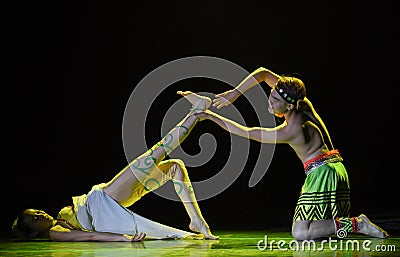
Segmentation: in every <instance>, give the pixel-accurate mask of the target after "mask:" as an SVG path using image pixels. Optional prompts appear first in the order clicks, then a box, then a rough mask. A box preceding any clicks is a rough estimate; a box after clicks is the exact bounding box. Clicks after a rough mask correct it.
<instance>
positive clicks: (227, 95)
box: [213, 67, 280, 109]
mask: <svg viewBox="0 0 400 257" xmlns="http://www.w3.org/2000/svg"><path fill="white" fill-rule="evenodd" d="M279 78H280V76H279V75H277V74H275V73H273V72H272V71H270V70H268V69H266V68H263V67H261V68H258V69H257V70H255V71H253V72H252V73H251V74H250V75H249V76H247V77H246V78H245V79H244V80H243V81H242V82H240V83H239V85H238V86H237V87H235V88H234V89H232V90H228V91H226V92H224V93H221V94H217V95H215V98H214V100H213V102H214V103H213V106H214V107H216V108H218V109H220V108H221V107H224V106H227V105H229V104H231V103H233V102H234V101H235V100H236V99H237V98H238V97H239V96H240V95H242V94H244V92H246V91H247V90H249V89H250V88H252V87H254V86H255V85H258V84H259V83H260V82H263V81H264V82H265V83H267V84H268V85H269V86H270V87H271V88H272V87H274V86H275V84H276V83H277V82H278V79H279Z"/></svg>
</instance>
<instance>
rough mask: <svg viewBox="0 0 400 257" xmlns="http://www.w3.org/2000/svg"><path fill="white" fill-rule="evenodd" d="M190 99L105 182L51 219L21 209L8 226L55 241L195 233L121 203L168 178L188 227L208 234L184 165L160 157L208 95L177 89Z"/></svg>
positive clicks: (187, 129)
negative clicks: (168, 126) (185, 110)
mask: <svg viewBox="0 0 400 257" xmlns="http://www.w3.org/2000/svg"><path fill="white" fill-rule="evenodd" d="M177 93H178V94H179V95H182V96H184V97H185V98H186V99H187V100H188V101H189V102H190V103H191V104H192V109H191V111H190V112H189V114H187V116H186V117H185V118H184V119H183V120H182V121H181V122H180V123H179V124H178V125H177V126H176V127H175V128H173V129H172V130H171V131H170V132H169V133H168V134H167V135H166V136H165V137H164V138H163V139H162V140H161V141H160V142H158V143H157V144H156V145H154V146H153V147H152V148H150V149H149V150H148V151H146V152H145V153H144V154H142V155H141V156H139V157H138V158H136V159H135V160H134V161H132V162H131V163H130V164H129V165H128V166H127V167H125V168H124V169H123V170H122V171H120V172H119V173H118V174H117V175H116V176H115V177H114V178H113V179H112V180H111V181H109V182H108V183H101V184H98V185H95V186H93V187H92V189H91V190H90V192H89V193H88V194H87V195H86V194H84V195H81V196H76V197H72V199H73V205H72V206H67V207H64V208H63V209H62V210H61V211H60V212H59V214H58V216H57V219H54V218H53V217H51V216H50V215H48V214H47V213H45V212H44V211H42V210H35V209H25V210H23V211H22V213H21V214H20V215H19V216H18V218H17V219H16V220H15V221H14V224H13V229H14V231H16V232H19V234H20V235H24V236H25V237H28V238H29V237H34V236H47V237H50V238H51V239H53V240H55V241H141V240H143V239H144V238H145V237H146V238H148V239H149V238H156V239H162V238H184V237H187V236H196V237H197V236H198V234H196V233H192V232H187V231H184V230H180V229H176V228H172V227H169V226H166V225H163V224H160V223H158V222H155V221H151V220H149V219H146V218H144V217H142V216H140V215H138V214H136V213H134V212H132V211H131V210H129V209H127V208H126V207H129V206H131V205H133V204H134V203H135V202H136V201H138V200H139V199H140V198H141V197H142V196H144V195H145V194H146V193H148V192H150V191H151V190H154V189H157V188H158V187H160V186H162V185H164V184H165V183H166V182H167V181H169V180H171V181H172V182H173V184H174V187H175V191H176V192H177V194H178V195H179V197H180V199H181V201H182V202H183V204H184V206H185V209H186V211H187V213H188V215H189V217H190V224H189V228H190V229H191V230H192V231H195V232H199V233H200V234H201V236H202V237H203V238H206V239H218V237H216V236H214V235H212V233H211V231H210V229H209V226H208V225H207V223H206V221H205V219H204V218H203V216H202V214H201V211H200V208H199V205H198V203H197V201H196V197H195V193H194V191H193V189H192V186H191V183H190V180H189V176H188V173H187V171H186V168H185V165H184V163H183V162H182V161H181V160H178V159H168V160H163V159H165V157H166V156H167V155H168V154H169V153H170V152H172V151H173V150H174V149H175V148H176V147H177V146H179V144H180V143H181V142H182V141H183V140H184V139H185V138H186V137H187V135H188V134H189V132H190V131H191V129H192V128H193V127H194V126H195V124H196V123H197V121H198V118H197V117H196V116H195V113H196V112H199V111H204V110H206V109H208V107H209V106H210V105H211V99H209V98H208V97H204V96H199V95H197V94H195V93H192V92H190V91H185V92H182V91H178V92H177Z"/></svg>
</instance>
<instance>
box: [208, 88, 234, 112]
mask: <svg viewBox="0 0 400 257" xmlns="http://www.w3.org/2000/svg"><path fill="white" fill-rule="evenodd" d="M239 96H240V92H239V91H238V90H236V89H232V90H228V91H226V92H224V93H221V94H217V95H215V98H214V99H213V106H214V107H216V108H217V109H221V108H222V107H224V106H228V105H230V104H232V103H233V102H234V101H235V100H236V99H237V98H238V97H239Z"/></svg>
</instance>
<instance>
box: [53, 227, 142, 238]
mask: <svg viewBox="0 0 400 257" xmlns="http://www.w3.org/2000/svg"><path fill="white" fill-rule="evenodd" d="M49 235H50V238H51V239H52V240H54V241H76V242H82V241H103V242H139V241H142V240H143V239H144V238H145V237H146V234H145V233H140V234H139V235H133V236H131V235H122V234H115V233H108V232H90V231H82V230H71V229H67V228H64V227H61V226H59V225H57V226H54V227H53V228H51V229H50V231H49Z"/></svg>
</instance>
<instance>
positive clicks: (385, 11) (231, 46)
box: [0, 1, 400, 237]
mask: <svg viewBox="0 0 400 257" xmlns="http://www.w3.org/2000/svg"><path fill="white" fill-rule="evenodd" d="M6 12H7V13H8V14H9V15H8V16H7V17H8V19H7V26H6V28H5V30H4V33H3V41H5V42H6V43H7V46H6V47H4V48H3V51H4V52H5V56H6V59H5V60H6V66H7V69H6V72H5V73H6V74H4V76H5V78H8V79H7V80H4V81H3V86H2V90H3V93H2V96H3V97H2V99H3V101H2V102H3V110H2V113H3V115H4V116H3V119H2V127H3V131H4V129H5V132H4V133H3V142H5V143H4V144H3V146H4V148H3V152H5V153H4V154H3V158H2V160H3V161H2V163H3V169H2V172H1V175H2V179H1V181H2V185H1V192H2V194H1V195H2V206H3V208H2V212H1V213H2V214H1V230H0V231H1V236H4V237H7V236H8V228H9V227H10V226H11V222H12V220H13V218H14V215H15V213H16V212H17V211H18V210H20V209H21V208H28V207H29V208H39V209H44V210H46V211H47V212H48V213H50V214H52V215H53V216H56V214H57V212H58V211H59V209H60V208H62V207H63V206H65V205H69V204H71V196H74V195H80V194H83V193H87V192H88V191H89V190H90V188H91V186H92V185H94V184H96V183H101V182H106V181H108V180H109V179H111V178H112V177H113V176H114V175H115V174H116V173H117V172H118V171H119V170H120V169H122V168H123V167H125V166H126V165H127V160H126V158H125V153H124V149H123V142H122V121H123V115H124V111H125V107H126V104H127V101H128V99H129V96H130V95H131V93H132V91H133V90H134V88H135V86H136V85H137V84H138V83H139V82H140V81H141V80H142V79H143V78H144V77H145V76H146V75H147V74H149V73H150V72H152V71H153V70H155V69H156V68H158V67H159V66H161V65H164V64H166V63H168V62H171V61H174V60H177V59H179V58H184V57H190V56H213V57H218V58H222V59H225V60H228V61H230V62H233V63H236V64H237V65H240V66H241V67H242V68H244V69H246V70H247V71H249V72H251V71H253V70H255V69H256V68H259V67H261V66H263V67H266V68H269V69H271V70H272V71H274V72H276V73H278V74H291V73H299V74H301V77H302V79H303V80H304V82H305V83H306V86H307V88H308V97H309V99H311V101H312V102H313V104H314V106H315V108H316V109H317V111H318V112H319V114H320V116H321V117H322V119H323V120H324V121H325V123H326V125H327V127H328V129H329V131H330V133H331V137H332V140H333V143H334V145H335V146H336V147H337V148H339V150H340V151H341V153H342V155H343V157H344V163H345V165H346V167H347V169H348V173H349V176H350V180H351V186H352V187H351V189H352V214H354V215H358V214H360V213H366V214H369V215H370V216H371V218H374V219H381V218H387V217H397V218H398V217H399V215H400V209H399V205H398V204H397V203H396V199H397V198H398V178H396V176H395V175H397V173H398V168H396V167H397V161H396V160H397V159H398V157H397V152H396V146H397V143H398V129H396V127H395V125H394V124H395V122H394V121H395V118H396V116H394V115H395V112H396V110H397V109H398V107H397V102H398V93H397V92H398V89H397V85H396V84H397V83H398V82H397V80H396V77H397V72H398V65H397V63H396V61H394V62H392V60H396V58H395V57H396V56H398V54H397V49H396V47H397V46H398V45H399V44H398V39H395V31H394V29H395V25H394V17H395V16H394V5H393V4H392V3H391V2H388V1H380V2H379V3H376V4H374V5H373V6H372V5H369V4H367V3H365V2H363V3H362V4H356V3H354V2H351V1H347V2H345V4H344V3H342V2H339V1H243V2H239V3H235V1H195V2H187V1H186V2H184V1H178V2H174V1H172V2H171V1H159V2H152V1H130V2H129V3H122V2H118V1H114V2H110V1H108V2H107V3H103V2H98V1H76V2H71V1H48V2H43V1H39V2H37V1H36V2H27V3H24V4H22V3H18V4H14V5H13V6H10V7H8V8H7V11H6ZM6 81H7V82H6ZM263 86H264V87H265V85H263ZM231 88H232V87H231V86H230V85H227V84H223V83H216V81H212V80H210V79H202V78H197V79H187V80H185V81H180V82H178V83H176V84H173V85H171V87H169V88H168V90H166V91H165V92H163V96H164V97H160V98H157V101H156V102H155V103H154V106H152V108H151V111H149V114H148V116H147V118H148V119H147V120H146V133H145V134H144V135H143V137H144V138H145V140H146V142H147V143H148V145H153V144H154V143H156V142H157V141H158V140H159V139H160V138H161V136H162V133H161V120H162V118H163V116H164V115H165V113H166V111H167V110H168V109H169V108H170V106H171V105H172V104H173V103H174V101H176V100H178V99H179V98H180V97H178V96H177V95H175V91H176V90H191V91H194V92H200V91H205V92H210V93H220V92H223V91H224V90H228V89H231ZM267 91H268V89H267ZM267 91H266V92H267ZM146 97H152V96H149V95H143V98H146ZM246 103H247V102H246V101H245V100H244V99H239V100H238V101H237V102H236V103H235V105H236V106H237V108H238V109H240V110H241V112H243V113H244V115H245V116H246V121H247V123H248V124H250V125H257V122H256V120H255V119H254V117H255V116H254V113H253V112H252V110H251V109H250V108H247V107H246ZM395 103H396V105H395ZM265 111H267V110H265ZM133 118H134V117H133ZM179 118H181V117H177V119H179ZM144 125H145V124H144ZM206 132H207V133H211V134H212V135H214V137H215V138H216V140H217V149H216V152H215V155H214V157H213V158H212V159H211V160H210V162H208V163H206V164H204V165H202V166H200V167H194V168H192V169H190V168H189V173H190V176H191V178H192V180H193V181H198V180H201V179H204V178H207V177H210V176H212V175H213V174H215V172H216V171H215V169H216V168H218V167H222V166H223V162H224V160H226V158H227V155H226V153H227V151H229V149H230V146H229V144H226V142H229V140H230V135H229V134H228V133H226V132H225V131H223V130H222V129H220V128H219V127H217V126H216V125H215V124H212V123H211V122H207V121H204V122H201V123H199V124H198V126H197V127H196V128H195V129H194V130H193V132H192V134H191V135H190V136H189V138H188V139H187V140H186V141H185V142H184V143H183V144H182V148H183V149H184V150H185V151H186V152H187V153H188V154H192V155H193V154H196V153H198V152H199V151H200V147H199V143H198V142H199V138H200V136H201V135H202V134H203V133H206ZM132 133H136V132H135V131H132ZM259 149H260V145H259V143H257V142H251V151H250V153H251V155H250V156H249V157H248V162H247V163H246V167H245V169H244V171H243V172H242V173H241V175H240V177H239V178H238V179H237V180H236V181H235V182H234V183H233V184H232V186H231V187H229V188H228V189H227V190H225V191H223V192H222V193H221V194H219V195H218V196H216V197H213V198H211V199H207V200H204V201H200V202H199V205H200V207H201V209H202V213H203V215H204V217H205V218H206V220H207V221H208V223H209V225H210V226H211V228H212V229H214V230H216V229H261V230H264V229H271V228H290V225H291V217H292V215H293V211H294V207H295V205H296V201H297V197H298V195H299V192H300V188H301V185H302V183H303V181H304V179H305V175H304V173H303V170H302V165H301V163H300V161H299V160H298V159H297V158H296V156H295V153H294V152H293V151H292V150H291V149H290V148H289V147H288V146H286V145H279V146H277V147H276V151H275V155H274V157H273V159H272V162H271V165H270V166H269V168H268V172H267V173H266V175H265V176H264V177H263V179H262V180H261V182H260V183H259V184H257V185H256V186H255V187H249V186H248V181H249V178H250V175H251V172H252V169H253V168H254V165H255V161H256V158H255V157H254V156H255V155H256V154H257V153H258V151H259ZM145 150H146V149H139V150H138V151H145ZM224 158H225V159H224ZM132 210H134V211H136V212H137V213H139V214H142V215H144V216H146V217H148V218H151V219H154V220H156V221H159V222H162V223H165V224H168V225H172V226H175V227H179V228H182V229H187V225H188V224H189V218H188V216H187V215H186V213H185V209H184V208H183V205H182V204H181V203H179V202H174V201H169V200H166V199H164V198H161V197H159V196H157V195H155V194H148V195H146V196H145V197H143V198H142V199H141V200H140V201H139V202H137V203H136V204H135V205H134V206H132Z"/></svg>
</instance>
